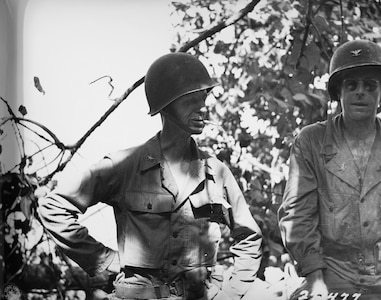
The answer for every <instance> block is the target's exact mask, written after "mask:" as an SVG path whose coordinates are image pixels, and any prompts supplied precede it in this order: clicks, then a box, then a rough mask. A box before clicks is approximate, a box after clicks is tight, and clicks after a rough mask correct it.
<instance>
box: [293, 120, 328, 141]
mask: <svg viewBox="0 0 381 300" xmlns="http://www.w3.org/2000/svg"><path fill="white" fill-rule="evenodd" d="M326 128H327V121H319V122H316V123H313V124H309V125H306V126H304V127H303V128H302V129H301V130H300V133H299V134H298V136H299V137H315V138H317V137H319V136H322V135H324V133H325V131H326Z"/></svg>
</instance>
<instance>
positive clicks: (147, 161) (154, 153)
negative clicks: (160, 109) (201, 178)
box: [140, 132, 215, 175]
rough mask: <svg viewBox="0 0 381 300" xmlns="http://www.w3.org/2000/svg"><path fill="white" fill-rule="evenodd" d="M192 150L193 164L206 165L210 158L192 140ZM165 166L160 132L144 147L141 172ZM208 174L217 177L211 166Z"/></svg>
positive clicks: (208, 168)
mask: <svg viewBox="0 0 381 300" xmlns="http://www.w3.org/2000/svg"><path fill="white" fill-rule="evenodd" d="M191 150H192V156H193V159H192V161H193V163H196V164H200V165H202V164H206V162H205V160H206V158H208V157H209V156H208V155H207V154H206V153H204V152H202V151H200V149H199V148H198V147H197V144H196V142H195V141H194V139H193V138H192V139H191ZM159 164H160V165H161V166H163V164H164V156H163V153H162V151H161V146H160V132H158V133H157V134H156V135H155V136H153V137H152V138H151V139H149V140H148V141H147V142H146V143H145V144H144V146H143V155H142V156H141V164H140V165H141V170H142V171H146V170H148V169H150V168H152V167H154V166H156V165H159ZM207 170H208V172H207V173H208V174H209V175H215V174H214V172H213V170H212V168H211V167H210V166H207Z"/></svg>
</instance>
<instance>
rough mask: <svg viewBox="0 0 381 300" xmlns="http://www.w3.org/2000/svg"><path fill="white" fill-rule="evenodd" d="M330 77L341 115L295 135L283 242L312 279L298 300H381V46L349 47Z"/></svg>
mask: <svg viewBox="0 0 381 300" xmlns="http://www.w3.org/2000/svg"><path fill="white" fill-rule="evenodd" d="M329 72H330V77H329V81H328V92H329V95H330V97H331V100H332V101H339V104H340V107H341V112H340V113H339V114H337V115H336V116H334V117H331V116H329V117H328V120H327V121H325V122H319V123H317V124H312V125H309V126H306V127H305V128H303V129H302V131H301V132H300V134H299V135H298V136H297V138H296V140H295V142H294V145H293V147H292V151H291V156H290V173H289V178H288V182H287V185H286V189H285V193H284V197H283V203H282V205H281V207H280V209H279V225H280V229H281V233H282V237H283V241H284V244H285V246H286V248H287V249H288V251H289V253H290V254H291V256H292V257H293V258H294V259H295V261H296V262H297V269H298V272H299V275H300V276H303V277H305V278H306V282H305V284H304V285H303V286H302V287H300V289H298V290H297V291H296V293H295V294H294V296H295V298H294V299H298V297H300V295H301V294H302V293H304V295H306V294H308V295H309V296H312V297H314V298H312V299H323V300H324V299H332V297H333V296H334V295H337V297H347V298H345V299H368V300H369V299H381V198H380V195H381V176H380V175H381V122H380V119H379V117H377V108H378V107H379V105H380V97H381V48H380V46H379V45H378V44H376V43H374V42H371V41H368V40H354V41H349V42H346V43H344V44H342V45H341V46H339V47H338V48H337V49H336V51H335V52H334V54H333V56H332V58H331V62H330V70H329ZM336 293H337V294H336ZM360 295H361V296H360ZM358 297H360V298H358ZM340 299H343V298H340Z"/></svg>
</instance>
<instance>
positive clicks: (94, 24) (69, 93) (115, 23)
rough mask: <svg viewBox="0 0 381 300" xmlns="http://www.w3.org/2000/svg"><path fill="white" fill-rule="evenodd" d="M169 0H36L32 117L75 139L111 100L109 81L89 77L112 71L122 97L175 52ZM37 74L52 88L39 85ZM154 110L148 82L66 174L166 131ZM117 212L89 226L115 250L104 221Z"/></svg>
mask: <svg viewBox="0 0 381 300" xmlns="http://www.w3.org/2000/svg"><path fill="white" fill-rule="evenodd" d="M168 2H169V1H167V0H161V1H155V0H134V1H132V0H131V1H126V0H91V1H90V0H81V1H78V0H55V1H52V0H33V1H29V3H28V6H27V8H26V14H25V24H24V78H23V82H24V105H25V106H26V108H27V110H28V115H27V117H28V118H29V119H32V120H35V121H38V122H40V123H42V124H44V125H45V126H47V127H48V128H49V129H50V130H51V131H53V132H54V133H55V134H56V135H57V136H58V138H59V139H60V140H61V141H63V142H64V143H65V144H70V143H74V142H76V141H77V140H78V139H79V138H80V137H81V136H82V135H83V134H84V133H85V132H86V131H87V130H88V129H89V128H90V127H91V125H93V124H94V123H95V122H96V121H97V120H98V119H99V117H100V116H102V115H103V113H104V112H105V111H106V110H107V109H108V108H109V107H110V105H111V104H112V101H110V100H109V98H108V95H109V93H110V92H111V87H110V86H109V85H108V80H107V79H102V80H99V81H97V82H95V83H93V84H89V83H90V82H92V81H94V80H96V79H98V78H100V77H102V76H106V75H108V76H111V77H112V79H113V81H112V84H113V86H114V87H115V89H114V91H113V93H112V95H111V96H110V97H111V98H116V97H119V96H120V95H122V93H123V92H124V91H125V90H127V89H128V88H129V87H130V86H131V85H132V84H133V83H134V82H135V81H137V80H138V79H140V78H141V77H142V76H144V75H145V72H146V70H147V68H148V67H149V65H150V64H151V63H152V61H153V60H154V59H156V58H157V57H159V56H160V55H162V54H165V53H167V52H169V48H170V45H171V38H172V37H171V32H170V19H169V7H168ZM35 76H37V77H38V78H39V79H40V83H41V86H42V87H43V89H44V91H45V94H43V93H41V92H39V91H38V90H37V89H36V88H35V86H34V80H33V78H34V77H35ZM147 113H148V105H147V103H146V99H145V95H144V88H143V85H142V86H140V87H139V88H138V89H137V90H135V91H134V92H133V93H132V94H131V95H130V96H129V97H128V98H127V99H126V100H125V101H124V102H123V103H122V104H121V105H120V106H119V107H118V108H117V110H116V111H114V112H113V113H112V115H111V116H110V117H109V118H108V119H107V120H106V122H105V123H104V124H103V125H101V126H100V127H99V128H98V129H97V130H96V131H95V132H94V133H93V134H92V135H91V137H90V138H89V139H88V140H87V141H86V142H85V144H84V145H83V147H82V148H81V149H80V151H79V155H76V158H75V159H74V160H73V162H72V163H71V164H70V165H68V168H67V169H68V170H67V173H69V172H70V171H73V170H74V171H75V169H76V168H77V167H83V166H86V165H88V164H90V163H93V162H96V161H97V160H98V159H100V158H101V157H102V156H103V155H104V154H105V153H108V152H112V151H115V150H118V149H123V148H126V147H130V146H133V145H136V144H139V143H142V142H144V141H145V140H147V139H148V138H149V137H151V136H152V135H154V134H155V133H156V132H157V131H158V130H159V129H160V124H161V123H160V118H159V117H158V116H156V117H154V118H152V117H150V116H148V114H147ZM65 171H66V170H65ZM97 209H99V207H96V208H94V209H92V210H89V213H88V215H89V214H91V213H92V212H93V211H94V210H97ZM110 215H111V211H110V210H109V209H104V210H102V211H101V212H100V213H98V214H96V216H95V217H94V216H92V217H90V218H87V219H86V222H85V224H86V225H88V226H89V227H90V232H92V234H93V235H94V236H95V237H96V238H99V239H100V240H102V241H103V242H104V243H106V244H108V245H110V246H112V247H114V248H115V247H116V244H115V238H114V236H113V232H115V228H114V224H109V223H107V226H105V222H104V221H105V219H109V217H110ZM97 216H98V217H97ZM97 224H98V225H100V226H97ZM92 228H93V229H94V230H93V229H92ZM102 229H103V230H102ZM105 237H108V238H106V239H105Z"/></svg>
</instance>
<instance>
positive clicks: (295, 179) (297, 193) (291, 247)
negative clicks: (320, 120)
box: [278, 130, 324, 276]
mask: <svg viewBox="0 0 381 300" xmlns="http://www.w3.org/2000/svg"><path fill="white" fill-rule="evenodd" d="M312 147H313V145H312V144H311V142H310V140H309V135H308V134H307V132H306V131H303V130H302V131H301V133H300V135H299V136H298V137H297V138H296V140H295V143H294V145H293V146H292V149H291V154H290V171H289V178H288V181H287V184H286V187H285V192H284V195H283V202H282V205H281V206H280V208H279V211H278V219H279V227H280V231H281V235H282V239H283V243H284V245H285V247H286V249H287V251H288V252H289V254H290V256H291V257H292V258H293V259H294V260H295V261H296V262H297V271H298V274H299V275H300V276H306V275H307V274H308V273H311V272H313V271H315V270H317V269H322V268H324V261H323V258H322V255H321V252H320V241H321V235H320V232H319V228H318V226H319V203H318V190H317V186H318V184H317V178H316V173H315V170H314V164H313V161H314V159H313V157H312V156H313V154H314V153H316V154H318V152H316V151H312Z"/></svg>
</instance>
